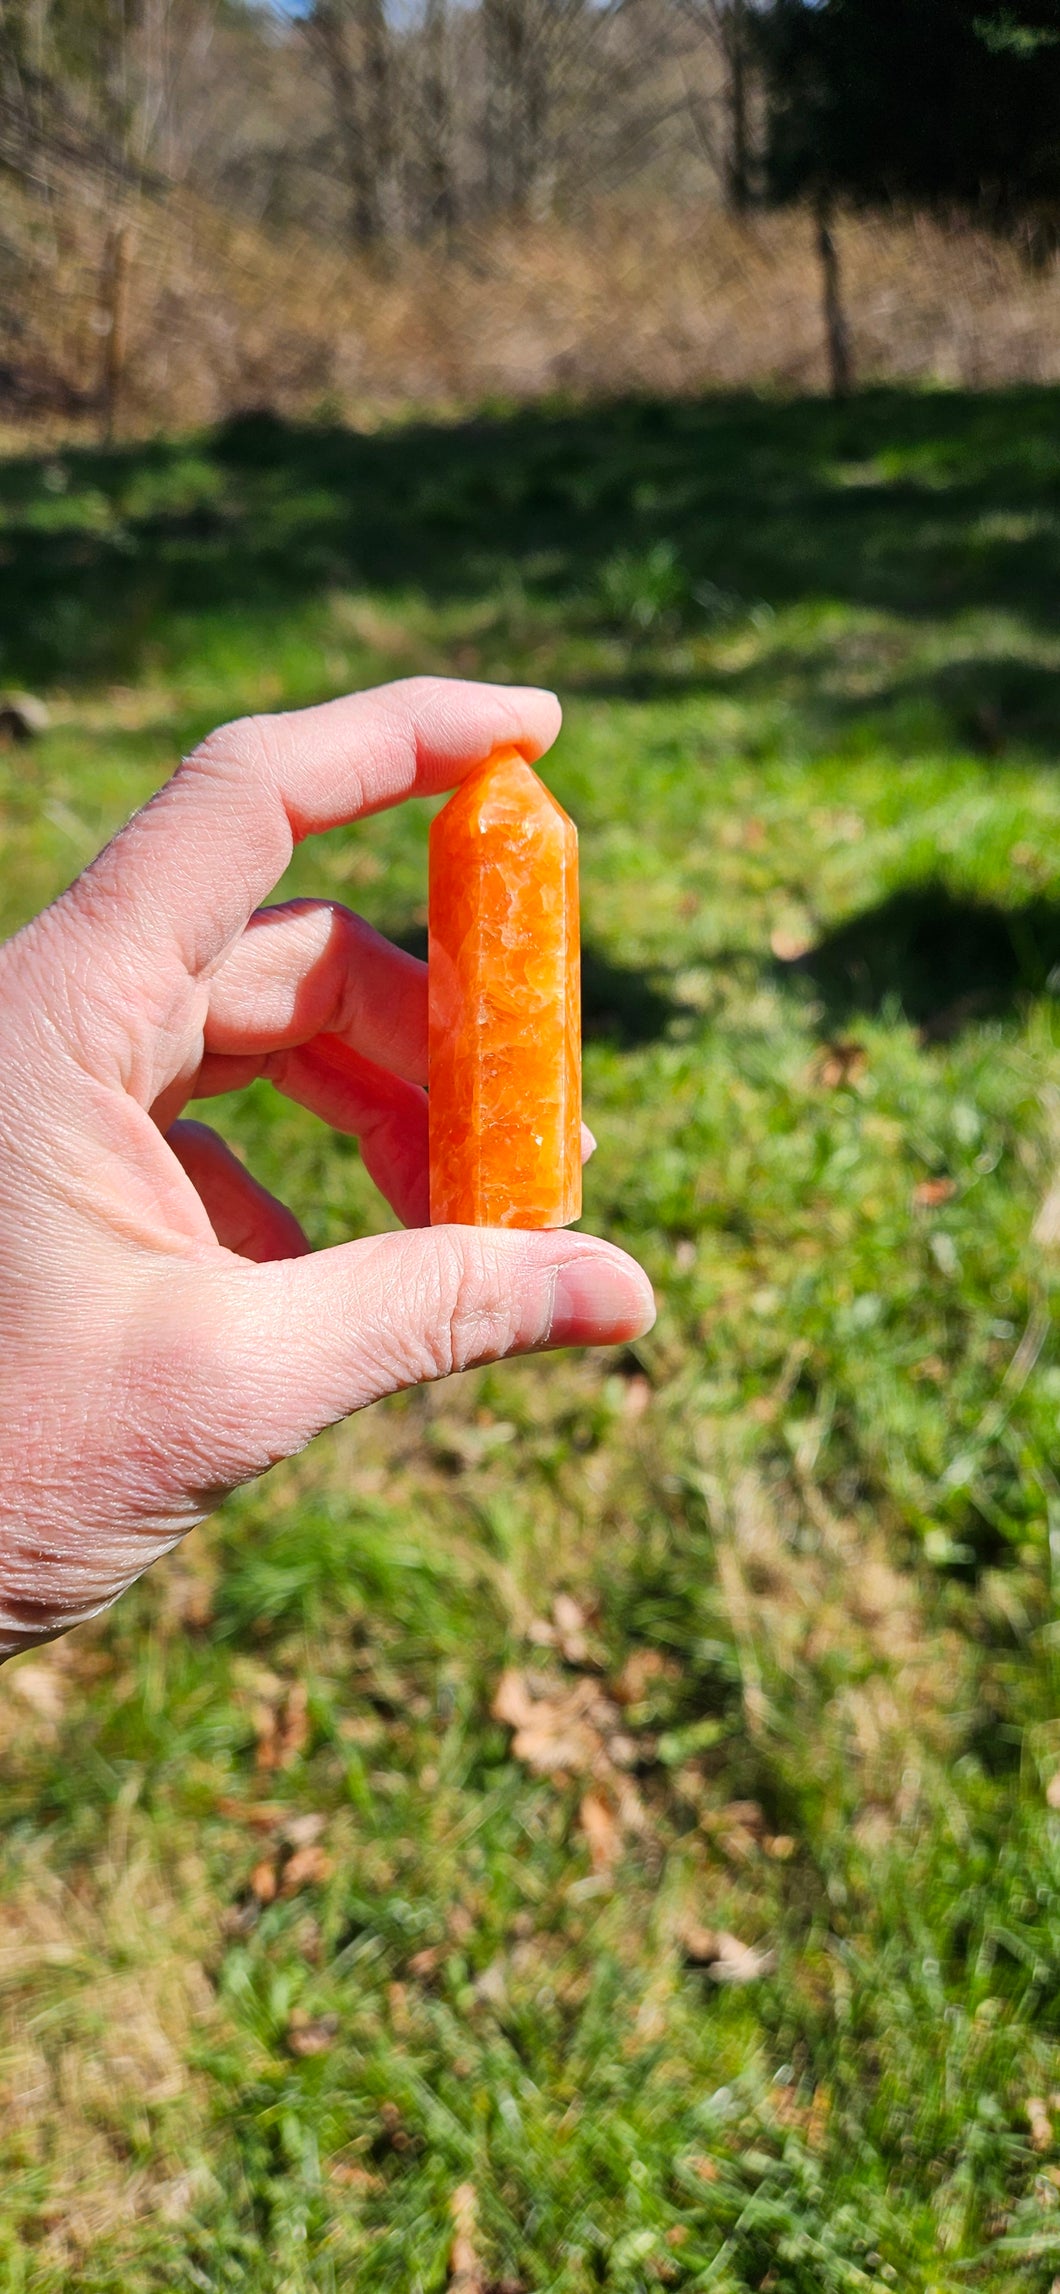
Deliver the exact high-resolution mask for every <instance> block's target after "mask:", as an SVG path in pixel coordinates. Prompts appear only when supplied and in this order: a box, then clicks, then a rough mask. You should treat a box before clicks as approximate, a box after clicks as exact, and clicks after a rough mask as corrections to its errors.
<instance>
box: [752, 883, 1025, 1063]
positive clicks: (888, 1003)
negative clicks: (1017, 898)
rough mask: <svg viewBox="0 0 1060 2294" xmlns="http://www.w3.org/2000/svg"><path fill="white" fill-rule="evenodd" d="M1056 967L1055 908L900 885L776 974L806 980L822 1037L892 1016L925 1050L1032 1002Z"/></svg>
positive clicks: (929, 886)
mask: <svg viewBox="0 0 1060 2294" xmlns="http://www.w3.org/2000/svg"><path fill="white" fill-rule="evenodd" d="M1058 967H1060V902H1057V901H1053V900H1031V901H1028V902H1027V903H1026V904H1025V905H1024V906H1022V907H1019V908H999V907H996V906H993V905H991V904H990V903H989V902H986V901H976V900H972V899H964V898H962V897H961V896H960V895H959V894H956V893H953V892H951V891H950V890H949V889H948V888H947V887H946V886H945V885H943V884H938V883H930V882H929V883H925V884H918V885H909V886H906V887H903V889H902V890H901V891H899V892H893V893H891V894H890V896H889V898H888V899H886V900H883V901H880V902H879V903H878V905H877V906H875V907H873V908H869V909H866V910H865V911H864V913H863V914H862V915H860V916H854V917H852V918H851V919H850V920H849V921H848V922H847V923H845V924H841V925H840V926H839V927H838V928H837V929H836V930H835V931H834V932H830V933H829V934H828V935H827V936H826V938H825V939H823V940H821V941H820V942H819V943H818V945H817V947H815V948H813V949H811V950H810V952H809V954H808V955H806V956H802V957H800V958H799V959H798V961H797V962H795V963H792V964H786V965H783V966H781V967H778V969H779V970H780V972H781V973H782V976H783V977H784V978H785V979H786V980H788V981H791V980H793V979H800V980H803V981H805V982H807V983H808V984H809V985H810V986H811V987H812V989H813V991H814V994H815V996H816V997H817V998H818V999H819V1000H820V1003H821V1005H822V1007H823V1018H824V1021H825V1024H826V1025H827V1027H828V1028H829V1029H833V1028H835V1027H836V1026H839V1025H841V1024H843V1023H844V1022H847V1021H849V1020H850V1019H852V1018H853V1017H854V1015H855V1014H856V1013H858V1012H862V1013H873V1014H875V1013H880V1012H884V1011H886V1010H889V1009H891V1010H893V1009H895V1008H897V1009H898V1010H900V1011H901V1012H902V1013H903V1014H904V1016H905V1018H906V1019H907V1020H909V1021H911V1022H912V1024H913V1025H914V1026H917V1027H919V1029H920V1031H921V1035H922V1037H923V1039H924V1041H925V1042H928V1043H931V1042H936V1043H942V1042H946V1041H948V1040H949V1039H950V1038H952V1037H953V1036H955V1035H957V1034H959V1032H960V1030H961V1029H962V1028H963V1027H965V1026H967V1025H969V1024H971V1023H972V1022H974V1021H976V1020H981V1019H985V1018H991V1017H993V1018H998V1017H1003V1016H1004V1015H1005V1014H1006V1013H1008V1012H1011V1011H1013V1010H1015V1009H1016V1008H1017V1007H1018V1006H1019V1004H1020V1003H1022V1002H1023V1001H1024V1000H1025V999H1026V998H1027V997H1029V996H1033V995H1040V994H1041V993H1042V992H1043V991H1044V990H1045V989H1046V988H1047V986H1048V985H1049V984H1050V980H1051V976H1052V975H1053V974H1054V972H1055V971H1056V970H1057V969H1058Z"/></svg>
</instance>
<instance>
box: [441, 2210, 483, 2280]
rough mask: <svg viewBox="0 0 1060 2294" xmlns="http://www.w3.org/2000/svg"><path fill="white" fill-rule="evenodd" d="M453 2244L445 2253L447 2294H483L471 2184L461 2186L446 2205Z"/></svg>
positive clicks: (476, 2223) (481, 2269)
mask: <svg viewBox="0 0 1060 2294" xmlns="http://www.w3.org/2000/svg"><path fill="white" fill-rule="evenodd" d="M449 2212H450V2215H451V2216H452V2221H453V2243H452V2246H451V2247H450V2249H449V2279H448V2284H449V2290H450V2294H486V2274H485V2271H484V2269H483V2267H482V2264H481V2262H480V2261H479V2258H478V2249H477V2245H476V2239H477V2234H478V2197H477V2194H476V2191H475V2186H474V2184H473V2183H469V2182H462V2183H460V2184H459V2185H458V2187H457V2189H456V2190H455V2191H454V2192H453V2195H452V2198H451V2199H450V2201H449Z"/></svg>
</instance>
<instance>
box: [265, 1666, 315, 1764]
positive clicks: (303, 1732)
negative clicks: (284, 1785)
mask: <svg viewBox="0 0 1060 2294" xmlns="http://www.w3.org/2000/svg"><path fill="white" fill-rule="evenodd" d="M254 1734H255V1736H256V1738H257V1740H258V1749H257V1765H258V1768H259V1769H261V1770H263V1771H265V1772H266V1773H267V1772H269V1771H270V1770H273V1769H277V1768H290V1767H291V1766H292V1764H293V1762H294V1761H296V1760H297V1759H298V1757H299V1755H300V1753H303V1752H304V1751H305V1748H306V1745H307V1743H308V1741H309V1697H308V1692H307V1690H306V1686H305V1682H304V1681H292V1682H291V1684H290V1687H289V1688H288V1690H287V1692H286V1695H284V1694H283V1693H282V1688H281V1694H280V1696H279V1697H278V1698H277V1699H276V1700H273V1699H272V1698H270V1699H269V1701H268V1702H267V1703H261V1704H258V1705H256V1706H255V1708H254Z"/></svg>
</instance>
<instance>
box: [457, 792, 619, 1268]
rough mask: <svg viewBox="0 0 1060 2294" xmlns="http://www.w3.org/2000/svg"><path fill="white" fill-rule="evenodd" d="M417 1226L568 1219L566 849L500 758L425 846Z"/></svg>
mask: <svg viewBox="0 0 1060 2294" xmlns="http://www.w3.org/2000/svg"><path fill="white" fill-rule="evenodd" d="M429 914H430V1068H429V1076H430V1095H429V1096H430V1164H431V1222H432V1224H433V1225H434V1226H438V1225H440V1224H442V1223H443V1222H446V1221H450V1220H452V1221H454V1222H456V1223H457V1224H459V1225H461V1226H473V1227H565V1226H567V1225H569V1223H570V1221H571V1220H572V1219H576V1218H578V1217H579V1216H580V1213H581V1207H582V1206H581V998H580V981H579V935H578V835H577V830H576V829H575V826H574V823H573V821H571V820H568V818H567V815H566V813H565V812H564V811H563V809H562V806H560V805H558V804H557V803H556V800H555V798H554V797H553V796H551V795H550V794H549V791H548V790H547V789H546V788H545V786H544V783H543V782H542V781H540V780H539V779H538V776H537V774H536V773H535V772H533V771H532V769H531V767H530V766H529V765H528V764H527V763H526V762H525V760H524V759H523V758H522V757H521V756H520V755H519V754H518V752H517V751H516V750H514V749H501V750H498V751H497V752H495V754H494V755H493V756H492V757H490V758H489V759H488V760H487V762H486V763H485V764H484V765H480V766H478V767H477V768H476V770H475V771H474V772H472V773H471V774H470V775H469V776H468V779H467V780H466V781H464V782H463V783H462V785H461V787H460V788H459V789H458V790H457V792H456V794H455V796H452V797H450V799H449V802H448V804H447V805H445V806H444V807H443V809H442V811H441V812H440V813H438V814H437V816H436V818H435V820H434V821H433V823H432V825H431V842H430V903H429Z"/></svg>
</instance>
